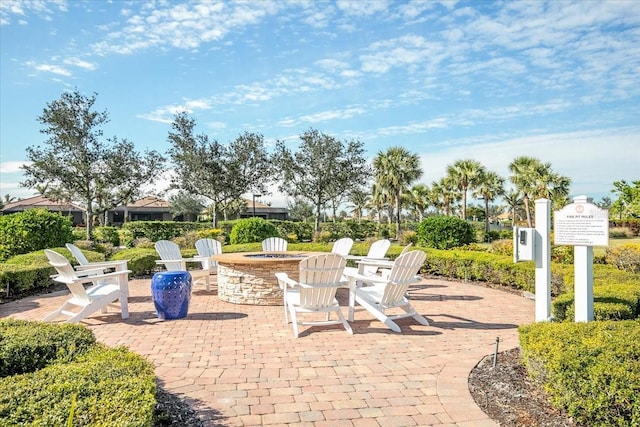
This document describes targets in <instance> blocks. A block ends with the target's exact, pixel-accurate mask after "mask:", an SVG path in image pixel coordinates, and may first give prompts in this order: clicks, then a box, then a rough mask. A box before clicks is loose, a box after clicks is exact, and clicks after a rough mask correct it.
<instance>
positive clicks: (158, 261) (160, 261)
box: [156, 259, 186, 264]
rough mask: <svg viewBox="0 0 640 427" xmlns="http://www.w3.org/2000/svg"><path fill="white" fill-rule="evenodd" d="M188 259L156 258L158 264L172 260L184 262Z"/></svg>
mask: <svg viewBox="0 0 640 427" xmlns="http://www.w3.org/2000/svg"><path fill="white" fill-rule="evenodd" d="M183 261H186V259H158V260H156V264H167V263H170V262H183Z"/></svg>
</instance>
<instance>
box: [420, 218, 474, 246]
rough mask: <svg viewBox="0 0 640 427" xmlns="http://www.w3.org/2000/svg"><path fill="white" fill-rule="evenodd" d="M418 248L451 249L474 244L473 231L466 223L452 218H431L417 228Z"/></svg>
mask: <svg viewBox="0 0 640 427" xmlns="http://www.w3.org/2000/svg"><path fill="white" fill-rule="evenodd" d="M418 243H419V244H420V246H425V247H427V248H435V249H451V248H455V247H459V246H464V245H468V244H469V243H475V231H474V230H473V226H472V225H471V224H469V223H468V222H467V221H465V220H462V219H460V218H456V217H453V216H433V217H430V218H427V219H424V220H423V221H421V222H420V225H419V226H418Z"/></svg>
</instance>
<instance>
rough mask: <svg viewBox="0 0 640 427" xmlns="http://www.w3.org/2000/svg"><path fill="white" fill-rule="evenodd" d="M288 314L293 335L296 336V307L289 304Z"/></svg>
mask: <svg viewBox="0 0 640 427" xmlns="http://www.w3.org/2000/svg"><path fill="white" fill-rule="evenodd" d="M289 314H290V315H291V325H292V326H293V337H294V338H298V319H297V318H296V309H295V308H294V307H293V306H289Z"/></svg>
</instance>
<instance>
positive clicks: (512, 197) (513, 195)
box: [502, 191, 522, 225]
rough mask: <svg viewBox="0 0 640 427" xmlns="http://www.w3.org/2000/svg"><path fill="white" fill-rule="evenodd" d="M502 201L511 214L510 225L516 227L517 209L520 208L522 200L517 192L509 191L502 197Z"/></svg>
mask: <svg viewBox="0 0 640 427" xmlns="http://www.w3.org/2000/svg"><path fill="white" fill-rule="evenodd" d="M502 199H503V200H504V201H505V203H506V204H507V207H508V208H509V211H510V212H511V222H512V225H516V217H517V215H518V214H517V212H518V209H520V208H521V207H522V198H521V197H520V192H519V191H510V192H508V193H504V194H503V195H502Z"/></svg>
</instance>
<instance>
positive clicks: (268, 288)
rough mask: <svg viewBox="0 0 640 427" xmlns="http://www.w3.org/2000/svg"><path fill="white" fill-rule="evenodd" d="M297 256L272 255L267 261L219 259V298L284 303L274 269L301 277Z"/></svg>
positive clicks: (236, 300)
mask: <svg viewBox="0 0 640 427" xmlns="http://www.w3.org/2000/svg"><path fill="white" fill-rule="evenodd" d="M299 263H300V258H298V259H286V258H285V259H282V260H273V259H270V260H268V261H265V262H264V263H255V262H252V263H246V264H242V263H237V262H234V263H233V264H231V263H229V264H227V263H225V264H224V265H223V264H222V263H218V298H220V299H221V300H223V301H227V302H231V303H234V304H252V305H282V290H281V289H280V287H279V286H278V280H277V279H276V276H275V273H279V272H285V273H288V274H289V277H291V278H292V279H294V280H298V277H299V275H298V264H299Z"/></svg>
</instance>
